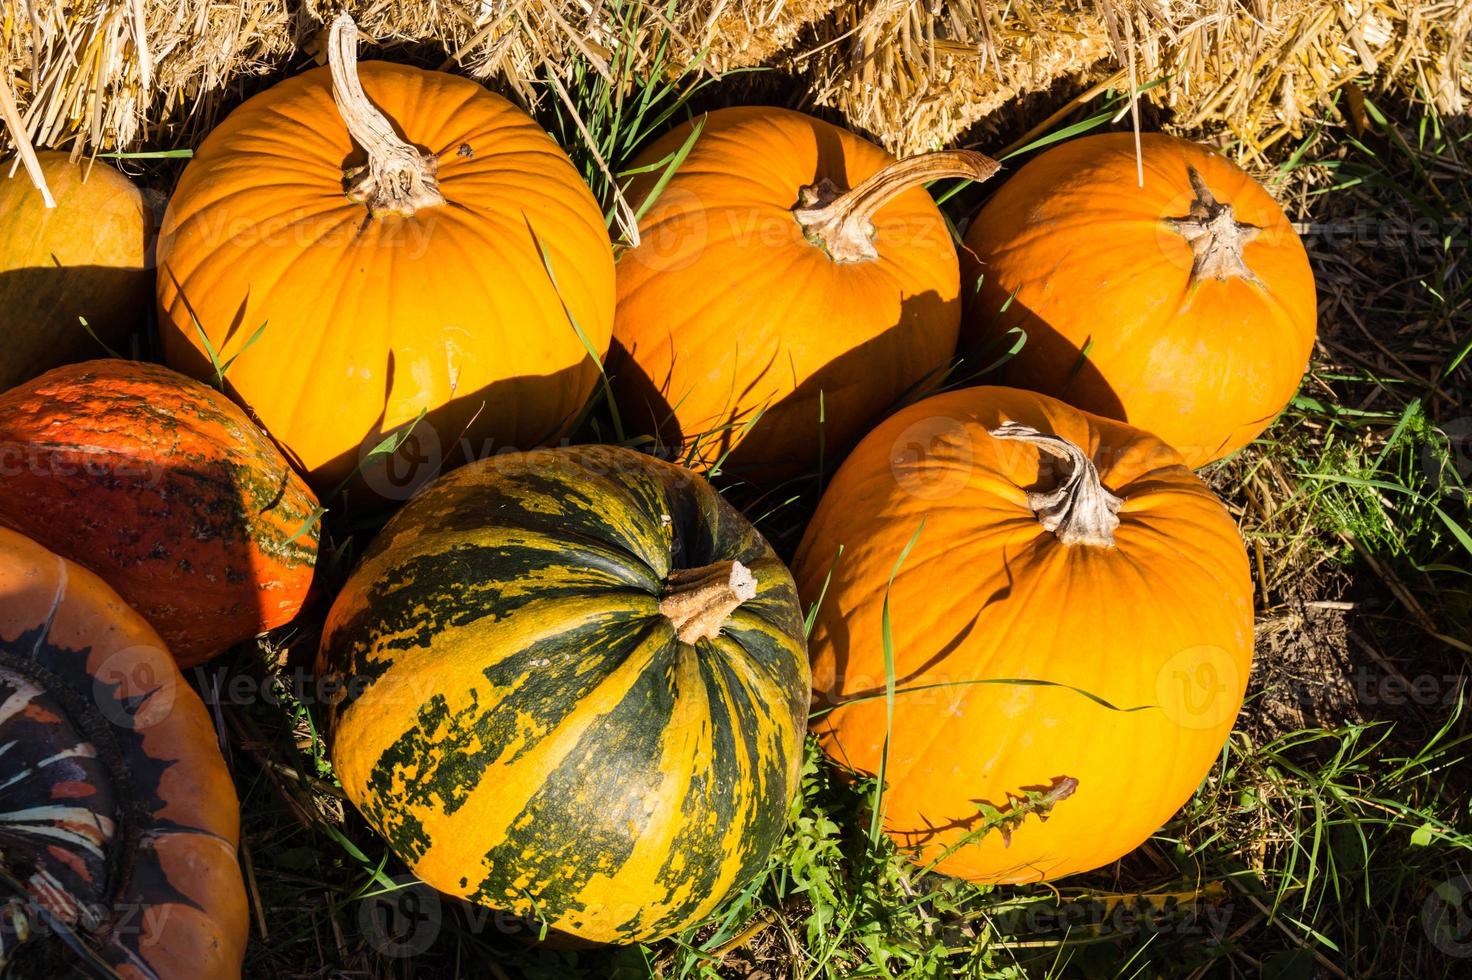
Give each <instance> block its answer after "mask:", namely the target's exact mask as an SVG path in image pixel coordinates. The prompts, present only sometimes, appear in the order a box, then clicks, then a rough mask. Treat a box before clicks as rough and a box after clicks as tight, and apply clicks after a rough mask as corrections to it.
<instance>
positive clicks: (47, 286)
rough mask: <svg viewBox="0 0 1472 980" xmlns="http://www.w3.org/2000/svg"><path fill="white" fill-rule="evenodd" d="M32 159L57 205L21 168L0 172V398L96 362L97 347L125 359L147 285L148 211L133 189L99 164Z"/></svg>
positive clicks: (50, 156)
mask: <svg viewBox="0 0 1472 980" xmlns="http://www.w3.org/2000/svg"><path fill="white" fill-rule="evenodd" d="M36 156H37V158H38V159H39V161H40V164H41V172H42V173H43V174H45V176H46V184H47V186H48V187H49V188H50V189H51V194H52V196H53V197H54V198H55V200H56V207H54V208H48V207H46V205H45V202H44V201H43V200H42V198H41V194H40V193H39V192H38V191H37V190H36V189H35V188H34V187H33V186H32V185H31V181H30V178H29V177H27V176H26V172H25V170H24V169H20V170H18V171H17V172H16V173H14V174H12V175H10V176H9V178H8V179H7V178H6V177H5V176H3V175H0V337H3V338H4V343H3V344H0V391H3V390H4V389H6V388H9V387H10V386H12V385H15V384H19V383H20V382H22V381H26V380H29V379H30V378H34V377H35V376H36V375H38V374H40V373H41V372H43V371H45V370H47V369H48V368H53V367H56V366H57V365H59V364H66V363H68V362H69V361H80V360H85V359H86V358H89V357H98V356H100V355H101V354H102V353H103V348H102V346H101V344H99V343H98V341H101V342H102V344H106V345H107V346H109V347H111V348H113V349H114V350H118V351H123V352H126V351H127V350H128V348H129V347H130V346H131V338H132V334H133V332H134V331H135V330H137V329H139V328H141V327H142V326H143V325H144V322H145V319H146V317H145V314H146V312H147V309H148V295H149V287H150V284H151V283H152V281H153V279H152V275H151V272H150V270H149V262H150V260H151V258H152V255H151V251H152V248H153V233H154V221H153V213H152V212H151V211H150V210H149V208H148V207H147V206H146V205H145V203H144V201H143V194H142V192H141V191H139V190H138V188H137V187H136V186H134V184H133V182H132V181H130V180H129V179H128V178H126V177H124V176H123V175H122V174H120V173H118V172H117V171H116V170H114V169H113V168H111V167H109V166H107V165H106V164H104V163H97V162H93V161H89V160H83V161H81V162H79V163H72V162H71V159H70V158H69V157H68V156H67V155H66V154H65V153H49V152H48V153H38V154H36ZM7 170H8V168H7ZM79 317H85V318H86V320H87V325H88V326H89V327H90V328H91V329H92V332H93V334H95V335H96V337H95V339H94V338H93V337H92V336H89V335H88V333H87V330H86V328H84V327H83V326H82V324H81V322H80V320H79V319H78V318H79Z"/></svg>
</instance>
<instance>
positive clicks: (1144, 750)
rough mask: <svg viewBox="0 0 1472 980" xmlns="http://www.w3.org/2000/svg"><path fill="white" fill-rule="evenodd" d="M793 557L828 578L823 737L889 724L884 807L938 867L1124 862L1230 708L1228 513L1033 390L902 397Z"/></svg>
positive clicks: (821, 657)
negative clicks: (916, 399)
mask: <svg viewBox="0 0 1472 980" xmlns="http://www.w3.org/2000/svg"><path fill="white" fill-rule="evenodd" d="M907 549H908V553H906V552H907ZM794 569H795V574H796V577H797V582H798V588H799V591H800V594H801V595H802V597H803V600H804V602H805V603H808V604H813V603H816V602H818V599H819V597H820V596H821V597H822V601H821V603H820V604H819V605H818V612H817V619H816V622H815V624H814V629H813V633H812V637H811V643H810V649H811V651H812V657H813V687H814V691H815V702H814V726H813V727H814V730H815V731H816V732H817V734H818V737H819V739H820V741H821V743H822V745H823V749H824V751H825V752H827V754H828V755H829V756H830V757H832V758H833V759H834V760H835V761H836V762H837V763H839V764H840V765H842V766H845V767H849V768H851V769H854V770H857V771H859V772H861V773H869V774H874V773H878V772H879V771H880V766H881V758H882V757H883V755H884V753H885V751H886V750H885V736H886V732H888V733H889V742H888V750H887V751H888V763H887V768H886V769H885V792H884V796H883V807H884V813H883V815H884V828H885V830H886V831H887V832H888V833H889V834H890V836H891V837H893V838H894V840H895V841H896V843H898V844H899V845H900V846H901V847H902V848H904V849H906V850H907V851H910V852H911V853H912V854H913V855H914V858H915V860H916V862H917V863H918V864H920V865H922V866H928V865H932V864H933V865H934V867H935V868H936V869H938V870H940V871H942V872H945V873H948V874H952V875H956V876H959V877H963V878H968V879H971V880H973V881H978V882H992V883H998V882H1005V883H1016V882H1027V881H1045V880H1052V879H1055V878H1060V877H1063V876H1064V875H1070V874H1075V873H1077V872H1081V871H1088V870H1090V869H1091V868H1097V867H1100V866H1101V865H1104V864H1107V863H1108V862H1110V861H1113V860H1115V859H1116V858H1118V857H1120V856H1121V855H1123V854H1125V853H1126V852H1128V851H1130V850H1132V849H1133V848H1135V847H1137V846H1139V845H1140V844H1141V843H1143V842H1144V841H1145V840H1146V839H1147V838H1148V837H1149V836H1150V835H1151V834H1152V833H1154V832H1155V831H1156V830H1157V829H1158V828H1159V827H1160V826H1161V825H1163V824H1164V823H1165V822H1166V821H1167V820H1169V819H1170V817H1171V816H1172V814H1174V813H1175V812H1176V810H1177V809H1178V808H1179V807H1180V806H1181V805H1182V804H1183V803H1185V802H1186V800H1187V799H1188V798H1189V797H1190V795H1191V793H1192V792H1193V791H1194V790H1195V789H1196V787H1197V785H1198V784H1199V783H1200V782H1201V779H1202V778H1203V777H1204V776H1205V775H1206V773H1207V771H1208V769H1209V768H1210V767H1211V765H1212V762H1213V760H1215V759H1216V758H1217V754H1218V753H1219V751H1220V750H1221V747H1222V744H1223V743H1224V742H1225V740H1226V738H1227V735H1228V733H1229V732H1230V731H1231V728H1232V722H1233V720H1234V719H1235V718H1236V716H1237V711H1238V709H1239V708H1240V707H1241V704H1242V696H1243V692H1244V690H1245V689H1246V685H1247V675H1248V670H1249V667H1250V664H1251V658H1252V586H1251V581H1250V579H1249V575H1248V565H1247V554H1246V549H1245V547H1244V546H1243V543H1242V539H1241V537H1240V536H1239V535H1238V533H1237V528H1236V526H1235V524H1234V523H1233V521H1232V519H1231V517H1230V516H1229V515H1228V514H1227V511H1226V509H1225V508H1224V507H1223V506H1222V504H1221V502H1220V501H1218V500H1217V498H1216V497H1215V496H1213V495H1212V493H1211V492H1210V491H1209V490H1208V489H1207V488H1206V487H1205V486H1204V485H1203V484H1202V483H1201V481H1200V480H1198V479H1197V478H1196V477H1195V476H1194V475H1193V474H1192V473H1191V471H1190V470H1189V469H1187V468H1186V466H1185V465H1184V463H1183V461H1182V459H1181V457H1180V455H1179V454H1178V453H1177V452H1176V451H1175V450H1173V449H1171V448H1170V447H1168V446H1166V445H1165V444H1164V443H1162V442H1161V441H1160V440H1159V439H1157V438H1155V437H1154V436H1152V435H1149V434H1148V433H1145V432H1142V431H1140V430H1139V429H1135V428H1132V427H1131V426H1128V425H1125V424H1123V423H1120V422H1114V421H1110V420H1107V419H1103V418H1100V417H1098V416H1094V415H1090V414H1088V413H1085V412H1081V411H1079V410H1077V409H1075V408H1072V407H1070V406H1068V405H1065V404H1064V403H1063V402H1060V401H1057V400H1055V399H1052V398H1049V397H1047V396H1045V395H1038V394H1034V393H1032V392H1026V391H1018V390H1014V389H1009V388H970V389H966V390H962V391H954V392H950V393H948V394H944V395H937V396H935V397H934V398H930V399H928V400H926V401H923V402H921V403H919V404H916V405H912V406H910V407H909V408H906V409H905V410H904V411H902V412H899V413H897V414H896V415H895V416H893V417H892V418H890V419H889V420H888V421H886V422H885V423H884V424H883V425H881V426H880V427H879V428H877V429H876V430H874V432H872V433H871V434H870V435H869V436H867V437H866V438H865V439H864V441H863V442H862V443H860V444H859V446H858V448H857V449H855V450H854V452H853V454H852V455H851V456H850V457H849V459H848V461H847V462H846V463H844V465H843V466H842V468H841V469H840V470H839V471H838V473H837V475H836V476H835V478H834V480H833V482H832V484H831V485H830V486H829V488H828V490H827V491H826V493H825V494H824V496H823V500H822V502H821V503H820V505H819V507H818V510H817V513H816V515H815V516H814V518H813V521H812V524H811V525H810V526H809V528H808V530H807V534H806V536H805V537H804V538H803V542H802V545H801V547H800V548H799V551H798V555H797V560H796V563H795V566H794ZM891 577H892V578H893V581H892V583H891ZM886 608H887V609H888V612H889V619H890V627H891V630H892V640H893V643H892V650H893V677H894V692H895V693H894V717H893V723H892V724H890V723H888V721H887V717H886V712H887V703H886V689H887V677H888V675H887V671H886V662H885V650H884V623H883V617H884V612H885V609H886ZM824 709H831V710H826V711H825V710H824Z"/></svg>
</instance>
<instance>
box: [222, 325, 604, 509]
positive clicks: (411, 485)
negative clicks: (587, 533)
mask: <svg viewBox="0 0 1472 980" xmlns="http://www.w3.org/2000/svg"><path fill="white" fill-rule="evenodd" d="M399 373H400V369H399V367H398V363H397V361H396V358H395V356H394V354H393V352H392V351H390V352H389V355H388V360H387V365H386V368H385V372H384V391H385V412H386V411H387V408H386V406H387V402H388V398H387V393H388V392H389V391H392V389H393V386H394V381H395V378H396V377H397V376H398V375H399ZM597 374H598V369H597V366H596V365H595V364H594V363H593V362H592V360H591V359H586V360H584V361H583V362H581V363H579V364H577V365H574V366H572V367H568V368H564V369H563V370H561V371H557V372H555V373H553V374H542V375H522V376H519V377H515V378H507V379H503V380H501V381H496V382H493V383H491V384H489V385H485V386H483V387H481V388H479V389H477V390H476V391H473V392H469V393H467V394H465V395H461V396H458V397H456V398H454V399H452V400H451V401H449V402H446V403H445V404H444V405H441V406H439V407H438V408H435V409H433V410H432V411H427V412H425V413H424V414H423V416H422V417H419V418H416V419H410V420H409V421H407V422H401V423H399V424H397V425H386V424H385V416H384V414H383V413H380V415H379V417H378V419H377V421H375V422H374V424H373V425H372V427H370V428H369V429H368V430H367V431H366V432H365V433H363V435H362V437H361V438H360V439H359V440H358V445H357V447H356V448H355V449H352V450H350V451H348V452H345V453H343V454H341V455H339V456H338V457H337V458H336V459H334V460H332V461H331V462H330V463H328V464H326V465H325V466H323V467H322V468H321V469H320V471H319V473H320V474H322V475H321V476H319V477H317V478H315V479H314V480H313V482H314V483H315V484H317V485H316V486H315V487H314V489H316V490H317V492H318V493H319V494H322V495H324V503H326V504H327V506H329V507H337V506H339V505H340V506H342V507H344V508H345V509H347V510H349V511H350V512H356V513H364V512H373V511H378V510H383V509H385V508H389V507H394V506H397V505H398V504H401V503H403V502H404V501H406V500H408V499H409V498H410V497H412V496H413V495H414V494H415V493H417V492H418V491H419V489H420V488H422V487H423V486H425V485H426V484H428V483H429V482H430V481H431V480H433V479H434V478H435V477H437V476H439V475H440V474H442V473H445V472H448V471H450V470H452V469H455V468H456V467H458V466H463V465H464V464H465V463H468V462H472V461H475V460H481V459H487V458H489V457H492V456H498V455H503V454H506V453H511V452H520V451H525V450H528V449H538V448H541V447H544V446H550V445H553V444H556V443H557V442H558V441H559V440H562V439H563V438H564V437H565V436H567V434H568V433H569V432H571V431H572V429H573V427H574V425H575V424H576V423H577V421H578V419H579V417H580V416H581V414H582V405H583V404H585V403H586V402H587V400H588V398H589V397H591V395H592V392H593V388H594V384H595V381H596V378H597ZM572 390H577V391H581V392H583V393H584V396H583V397H582V399H581V400H579V399H575V398H569V397H566V395H565V393H566V392H569V391H572ZM232 394H233V392H232ZM237 400H238V397H237ZM548 401H553V402H558V401H566V402H568V403H576V404H577V405H578V408H575V409H572V410H567V409H564V408H561V407H560V406H556V407H553V408H551V409H550V410H548V409H547V407H546V405H545V403H546V402H548ZM543 420H550V421H543ZM339 494H340V496H339ZM328 498H331V499H328Z"/></svg>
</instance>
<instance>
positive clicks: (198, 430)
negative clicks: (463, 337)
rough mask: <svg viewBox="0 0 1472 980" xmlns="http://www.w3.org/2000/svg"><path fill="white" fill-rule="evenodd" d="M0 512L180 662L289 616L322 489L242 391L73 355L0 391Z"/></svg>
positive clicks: (296, 603) (311, 551)
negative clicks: (276, 440) (85, 571)
mask: <svg viewBox="0 0 1472 980" xmlns="http://www.w3.org/2000/svg"><path fill="white" fill-rule="evenodd" d="M0 476H3V479H4V485H5V492H4V493H3V494H0V524H5V525H9V526H10V527H13V528H15V529H16V530H19V531H21V532H22V533H24V534H27V535H29V536H30V537H32V538H34V539H35V540H36V541H38V542H40V543H42V544H44V545H45V546H46V547H48V548H50V549H52V550H53V551H55V552H57V553H58V554H61V555H64V556H65V557H67V558H69V559H71V560H72V561H76V562H78V563H80V564H83V565H86V566H87V567H88V568H90V569H92V571H94V572H96V573H97V574H99V575H101V576H102V577H103V578H104V579H106V580H107V581H108V583H109V584H111V585H112V586H113V587H114V588H116V589H117V590H118V591H119V592H120V593H122V595H123V597H124V598H126V599H127V600H128V601H129V602H130V603H131V604H132V605H133V607H134V608H135V609H137V610H138V611H139V612H141V613H142V614H143V615H144V616H145V617H147V619H148V621H149V622H150V623H152V624H153V626H154V628H155V629H157V630H158V631H159V633H160V634H161V635H162V636H163V637H164V638H165V640H166V641H167V643H168V645H169V648H170V649H171V650H172V651H173V652H174V655H175V656H176V657H178V659H179V663H180V665H181V666H185V667H190V666H193V665H194V664H197V663H200V662H202V661H204V660H207V659H209V658H210V657H212V656H214V655H215V654H217V653H219V652H221V651H222V650H224V649H225V648H227V647H229V646H231V645H232V644H234V643H238V642H240V641H241V640H246V639H249V638H250V637H252V636H255V635H256V634H258V633H263V632H265V631H266V630H268V629H273V628H275V627H277V626H281V625H284V624H285V623H287V622H289V621H290V620H291V619H292V618H293V617H294V616H295V615H296V614H297V611H298V610H300V609H301V607H302V603H303V602H305V601H306V598H307V592H308V590H309V589H310V588H311V585H312V572H313V568H314V567H315V565H316V559H317V535H318V527H317V524H316V520H317V517H318V515H317V513H316V508H317V498H315V497H314V496H312V492H311V491H310V490H308V489H307V487H306V484H304V483H303V482H302V480H301V477H299V476H297V475H296V474H295V473H293V472H292V470H291V467H290V466H288V465H287V462H286V460H285V459H284V458H282V455H281V453H280V451H279V450H277V448H276V447H275V446H274V445H272V443H271V440H270V439H267V438H266V436H265V434H264V433H262V432H261V431H260V429H258V428H256V426H255V425H253V424H252V423H251V421H250V420H249V419H247V418H246V417H245V413H244V412H242V411H241V410H240V408H239V407H238V406H237V405H236V404H235V403H234V402H232V401H230V399H228V398H226V397H225V396H224V395H222V394H221V393H220V392H218V391H216V390H214V389H213V388H209V387H206V386H205V385H203V384H200V383H199V382H198V381H195V380H193V379H192V378H186V377H184V376H183V375H181V374H179V373H177V372H175V371H170V370H169V369H168V368H166V367H161V366H159V365H157V364H143V363H140V362H138V361H122V360H102V361H87V362H85V363H82V364H71V365H67V366H66V367H59V368H57V369H55V370H54V371H49V372H47V373H46V374H43V375H42V376H41V377H39V378H37V379H35V380H34V381H30V382H28V383H26V384H23V385H21V386H19V387H17V388H12V389H11V390H10V391H7V392H5V393H4V394H3V395H0Z"/></svg>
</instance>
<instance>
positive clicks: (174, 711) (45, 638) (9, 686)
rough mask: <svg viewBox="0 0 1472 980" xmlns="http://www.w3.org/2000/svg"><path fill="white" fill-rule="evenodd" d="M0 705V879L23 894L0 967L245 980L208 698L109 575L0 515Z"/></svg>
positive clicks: (232, 801)
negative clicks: (0, 749) (6, 523)
mask: <svg viewBox="0 0 1472 980" xmlns="http://www.w3.org/2000/svg"><path fill="white" fill-rule="evenodd" d="M0 704H3V705H4V710H3V711H0V744H4V745H5V746H6V751H5V753H4V754H3V755H0V784H3V785H4V793H3V795H0V811H3V812H0V825H3V827H4V840H5V847H4V849H3V851H0V872H3V875H4V878H3V879H0V880H3V881H4V883H5V885H6V886H7V889H6V891H7V894H10V893H11V890H12V889H15V890H18V891H19V892H20V893H21V894H20V895H18V896H16V899H19V900H16V899H12V901H11V902H10V903H9V904H7V905H6V907H5V943H4V948H3V949H0V969H3V968H6V967H11V966H15V967H16V969H15V970H14V971H6V972H16V973H18V974H19V975H22V976H112V975H114V974H113V973H112V972H103V971H102V969H101V966H99V965H98V964H102V965H105V966H107V967H110V968H111V970H112V971H115V972H116V975H118V976H120V977H129V978H139V980H143V978H149V980H186V978H187V980H193V978H196V977H208V978H212V980H215V978H218V980H228V978H231V977H239V976H240V967H241V962H242V960H243V959H244V956H245V942H246V930H247V925H248V924H247V920H246V905H245V885H244V882H243V881H242V880H241V876H240V866H239V864H238V863H237V862H236V857H235V849H236V846H237V843H238V838H239V834H240V809H239V803H238V802H237V800H236V797H235V786H234V784H233V783H232V782H231V780H230V774H229V772H228V771H227V770H226V769H225V761H224V760H223V759H222V758H221V757H220V748H219V743H218V741H217V740H216V735H215V729H214V726H213V725H212V724H211V723H210V719H209V715H207V714H206V713H205V709H204V705H203V704H202V703H200V700H199V697H198V696H197V695H196V694H195V693H194V691H193V690H191V689H190V687H189V685H188V684H187V683H185V681H184V678H183V677H182V676H181V675H180V673H179V668H177V667H176V666H174V661H173V659H172V658H171V657H170V655H169V651H168V650H167V649H166V648H165V647H164V645H163V643H162V642H161V641H160V640H159V637H158V634H157V633H155V632H154V631H153V630H152V628H150V627H149V625H148V623H146V622H145V621H144V620H143V617H141V616H139V615H138V614H137V613H136V612H134V611H133V610H132V609H129V608H128V606H127V605H126V604H124V602H123V600H122V599H121V598H120V597H119V596H118V594H117V593H116V592H114V591H113V590H112V589H111V588H109V587H108V585H107V583H105V582H103V581H102V579H100V578H98V577H97V576H96V575H93V574H92V573H91V572H89V571H87V570H86V569H85V568H82V567H81V566H80V565H74V564H72V563H71V562H69V561H67V560H66V559H64V558H61V557H59V556H57V555H54V554H52V553H51V552H49V551H47V550H46V549H45V548H43V547H41V546H40V545H38V544H36V543H35V542H34V541H31V540H29V539H28V538H25V537H23V536H22V535H20V534H17V533H16V532H14V531H11V530H9V529H6V528H0ZM63 933H64V934H65V935H66V937H67V939H68V940H70V941H69V942H66V943H65V944H64V942H63V939H62V938H61V934H63ZM17 938H19V939H20V940H21V941H20V943H19V944H18V945H15V944H14V943H13V940H15V939H17ZM79 957H85V959H86V960H87V963H86V966H87V967H88V968H87V969H83V965H82V963H80V962H78V958H79ZM28 967H29V968H30V969H27V968H28Z"/></svg>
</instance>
